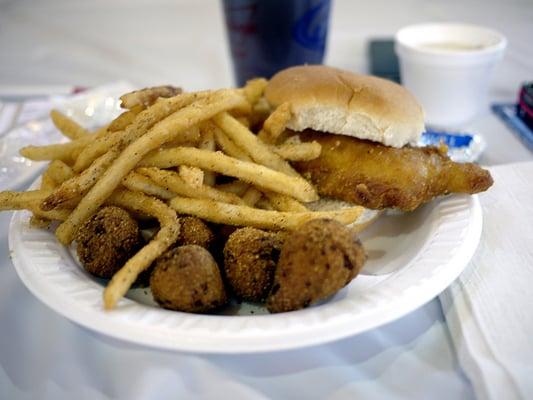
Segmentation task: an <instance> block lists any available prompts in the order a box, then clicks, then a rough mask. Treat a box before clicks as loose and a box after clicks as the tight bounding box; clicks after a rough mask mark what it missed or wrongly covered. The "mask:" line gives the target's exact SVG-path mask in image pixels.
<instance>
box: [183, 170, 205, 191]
mask: <svg viewBox="0 0 533 400" xmlns="http://www.w3.org/2000/svg"><path fill="white" fill-rule="evenodd" d="M178 173H179V176H180V178H181V179H182V180H183V181H184V182H185V183H186V184H187V185H189V186H191V187H193V188H199V187H201V186H202V185H203V182H204V171H202V170H201V169H200V168H197V167H189V166H188V165H180V166H179V167H178Z"/></svg>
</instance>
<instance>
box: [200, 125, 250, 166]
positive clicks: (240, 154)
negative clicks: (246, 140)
mask: <svg viewBox="0 0 533 400" xmlns="http://www.w3.org/2000/svg"><path fill="white" fill-rule="evenodd" d="M209 126H210V127H211V129H212V130H213V134H214V136H215V141H216V143H217V145H218V147H219V148H220V149H221V150H222V151H223V152H224V153H226V154H227V155H228V156H230V157H234V158H237V159H239V160H241V161H250V162H251V161H252V158H251V157H250V156H249V155H248V154H246V152H245V151H244V150H243V149H241V148H240V147H239V146H237V145H236V144H235V143H234V142H233V141H232V140H231V139H230V138H229V137H227V136H226V134H225V133H224V132H223V131H222V129H220V128H219V127H218V126H216V125H215V124H213V123H211V124H210V125H209Z"/></svg>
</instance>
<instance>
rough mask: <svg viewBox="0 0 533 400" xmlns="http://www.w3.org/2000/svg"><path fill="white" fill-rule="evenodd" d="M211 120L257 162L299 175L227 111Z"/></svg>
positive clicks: (288, 173) (286, 172)
mask: <svg viewBox="0 0 533 400" xmlns="http://www.w3.org/2000/svg"><path fill="white" fill-rule="evenodd" d="M213 120H214V121H215V123H216V124H217V125H218V127H219V128H220V129H222V130H223V131H224V133H225V134H226V135H227V136H228V137H229V138H230V139H231V140H233V142H235V143H236V144H237V145H238V146H239V147H241V148H243V149H246V151H247V153H248V155H249V156H250V157H251V158H252V159H253V160H254V161H255V162H257V163H258V164H261V165H264V166H266V167H270V168H272V169H275V170H276V171H280V172H283V173H285V174H287V175H292V176H299V175H298V173H297V172H296V171H295V170H294V169H293V168H292V167H291V166H290V165H289V163H287V162H286V161H285V160H284V159H283V158H281V157H280V156H278V155H277V154H275V153H273V152H272V151H271V150H270V148H269V146H268V145H266V144H265V143H263V142H262V141H261V140H260V139H259V138H258V137H257V136H255V135H254V134H253V133H252V132H251V131H250V130H249V129H248V128H246V127H245V126H244V125H242V124H241V123H239V121H237V120H236V119H235V118H233V117H232V116H231V115H229V114H228V113H220V114H219V115H217V116H215V118H214V119H213Z"/></svg>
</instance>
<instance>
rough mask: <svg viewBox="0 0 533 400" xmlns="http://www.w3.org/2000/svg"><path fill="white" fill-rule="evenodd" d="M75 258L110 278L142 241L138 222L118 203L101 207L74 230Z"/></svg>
mask: <svg viewBox="0 0 533 400" xmlns="http://www.w3.org/2000/svg"><path fill="white" fill-rule="evenodd" d="M76 243H77V252H78V258H79V260H80V262H81V264H82V265H83V267H84V268H85V269H86V270H87V272H89V273H91V274H93V275H95V276H98V277H100V278H111V277H112V276H113V275H114V274H115V272H117V271H118V270H119V269H120V268H122V266H123V265H124V263H125V262H126V261H127V260H128V259H129V258H131V257H132V256H133V255H134V254H135V253H136V252H137V250H139V249H140V248H141V247H142V245H143V242H142V238H141V234H140V230H139V226H138V225H137V222H136V221H135V220H134V219H133V218H132V217H131V216H130V215H129V214H128V212H127V211H125V210H123V209H122V208H119V207H114V206H112V207H104V208H101V209H100V210H99V211H98V212H97V213H96V214H94V215H93V216H92V217H91V218H89V219H88V220H87V221H86V222H85V223H84V224H83V225H82V226H81V227H80V228H79V229H78V232H77V234H76Z"/></svg>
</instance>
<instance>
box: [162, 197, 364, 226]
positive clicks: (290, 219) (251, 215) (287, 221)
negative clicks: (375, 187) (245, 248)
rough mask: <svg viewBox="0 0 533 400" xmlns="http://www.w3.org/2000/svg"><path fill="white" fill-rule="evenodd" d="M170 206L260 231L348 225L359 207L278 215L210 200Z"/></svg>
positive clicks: (181, 199)
mask: <svg viewBox="0 0 533 400" xmlns="http://www.w3.org/2000/svg"><path fill="white" fill-rule="evenodd" d="M170 206H171V207H172V208H173V209H174V210H176V211H177V212H179V213H183V214H191V215H195V216H197V217H199V218H202V219H205V220H207V221H211V222H216V223H219V224H227V225H236V226H253V227H256V228H264V229H288V230H294V229H296V228H298V226H300V225H301V224H303V223H305V222H307V221H310V220H312V219H317V218H331V219H335V220H337V221H339V222H341V223H343V224H351V223H353V222H355V221H356V220H357V218H359V216H360V215H361V214H362V212H363V207H352V208H345V209H342V210H338V211H308V212H296V213H295V212H280V211H267V210H260V209H257V208H252V207H248V206H239V205H235V204H227V203H221V202H216V201H212V200H200V199H187V198H184V197H174V198H173V199H172V200H170Z"/></svg>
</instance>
